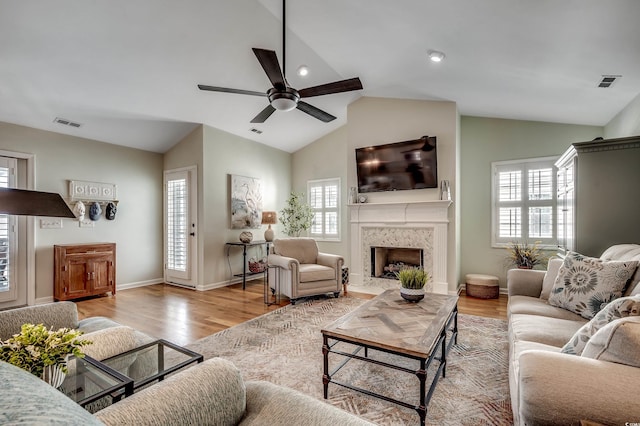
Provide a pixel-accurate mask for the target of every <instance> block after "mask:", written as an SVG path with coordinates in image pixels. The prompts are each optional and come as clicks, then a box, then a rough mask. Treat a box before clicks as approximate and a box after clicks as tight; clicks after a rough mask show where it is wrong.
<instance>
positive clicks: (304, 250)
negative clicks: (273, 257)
mask: <svg viewBox="0 0 640 426" xmlns="http://www.w3.org/2000/svg"><path fill="white" fill-rule="evenodd" d="M273 252H274V253H275V254H278V255H280V256H284V257H291V258H294V259H296V260H297V261H298V262H300V263H316V260H317V258H318V244H316V240H314V239H313V238H281V239H276V240H274V242H273Z"/></svg>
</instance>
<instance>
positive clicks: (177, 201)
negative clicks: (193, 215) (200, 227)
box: [167, 178, 189, 271]
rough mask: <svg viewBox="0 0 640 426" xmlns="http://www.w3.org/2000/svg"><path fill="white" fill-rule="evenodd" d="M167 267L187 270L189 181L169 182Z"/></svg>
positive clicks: (175, 180) (183, 179) (182, 179)
mask: <svg viewBox="0 0 640 426" xmlns="http://www.w3.org/2000/svg"><path fill="white" fill-rule="evenodd" d="M167 212H168V214H167V219H168V220H167V267H168V268H169V269H172V270H174V271H186V270H187V243H188V240H187V232H188V229H189V228H188V223H187V179H186V178H181V179H174V180H169V181H168V182H167Z"/></svg>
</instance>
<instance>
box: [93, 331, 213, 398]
mask: <svg viewBox="0 0 640 426" xmlns="http://www.w3.org/2000/svg"><path fill="white" fill-rule="evenodd" d="M134 360H135V361H136V364H135V366H134V367H135V368H133V367H130V366H131V364H132V361H134ZM203 360H204V357H203V356H202V355H200V354H199V353H196V352H193V351H190V350H189V349H186V348H183V347H182V346H178V345H176V344H174V343H171V342H168V341H166V340H163V339H160V340H155V341H153V342H150V343H147V344H146V345H142V346H139V347H137V348H135V349H131V350H130V351H127V352H123V353H121V354H119V355H116V356H112V357H111V358H107V359H105V360H102V363H103V364H104V365H106V366H107V367H109V368H110V369H113V370H115V371H117V372H119V373H121V374H126V376H127V377H129V378H131V379H132V380H133V391H134V392H135V391H137V390H138V389H140V388H142V387H144V386H146V385H148V384H150V383H153V382H155V381H160V380H164V378H165V377H166V376H168V375H169V374H172V373H175V372H176V371H178V370H181V369H182V368H184V367H186V366H188V365H191V364H194V363H201V362H202V361H203ZM122 391H124V389H123V390H122ZM122 391H120V392H122Z"/></svg>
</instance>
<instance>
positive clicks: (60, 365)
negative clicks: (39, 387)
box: [0, 324, 92, 388]
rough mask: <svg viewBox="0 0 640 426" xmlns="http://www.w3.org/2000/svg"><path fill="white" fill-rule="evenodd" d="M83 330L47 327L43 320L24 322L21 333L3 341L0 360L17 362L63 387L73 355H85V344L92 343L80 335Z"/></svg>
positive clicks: (18, 365) (11, 362)
mask: <svg viewBox="0 0 640 426" xmlns="http://www.w3.org/2000/svg"><path fill="white" fill-rule="evenodd" d="M82 334H83V333H82V331H79V330H72V329H70V328H61V329H59V330H57V331H54V330H53V329H51V330H50V329H47V327H45V326H44V325H42V324H38V325H34V324H23V325H22V328H21V331H20V333H19V334H14V335H13V337H10V338H9V339H7V340H6V341H0V360H2V361H5V362H8V363H9V364H13V365H15V366H17V367H20V368H22V369H23V370H26V371H28V372H30V373H31V374H33V375H35V376H37V377H40V378H41V379H43V380H44V381H46V382H47V383H49V384H51V385H52V386H54V387H56V388H57V387H59V386H60V385H61V384H62V382H63V381H64V375H65V374H66V373H67V359H68V357H69V355H74V356H76V357H78V358H82V357H84V353H83V352H82V351H81V350H80V348H81V347H82V346H85V345H88V344H91V343H92V342H90V341H88V340H80V339H78V338H79V337H80V336H81V335H82Z"/></svg>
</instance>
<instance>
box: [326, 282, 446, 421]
mask: <svg viewBox="0 0 640 426" xmlns="http://www.w3.org/2000/svg"><path fill="white" fill-rule="evenodd" d="M457 337H458V296H447V295H442V294H433V293H427V295H426V296H425V298H424V299H423V300H421V301H419V302H417V303H411V302H407V301H405V300H404V299H402V297H401V296H400V292H399V291H398V290H387V291H385V292H384V293H382V294H380V295H378V296H376V297H375V298H373V299H371V300H369V301H368V302H366V303H365V304H363V305H361V306H360V307H358V308H357V309H355V310H354V311H352V312H350V313H348V314H346V315H344V316H343V317H341V318H339V319H337V320H336V321H334V322H333V323H331V324H329V325H327V326H326V327H324V328H323V329H322V338H323V346H322V353H323V355H324V375H323V376H322V383H323V385H324V399H327V398H328V394H329V391H328V389H329V383H334V384H336V385H340V386H343V387H345V388H348V389H351V390H355V391H358V392H362V393H364V394H366V395H369V396H373V397H376V398H380V399H383V400H385V401H387V402H392V403H395V404H398V405H401V406H403V407H407V408H412V409H415V410H416V411H417V412H418V415H419V416H420V424H421V425H423V426H424V424H425V419H426V415H427V406H428V405H429V401H430V399H431V396H432V394H433V392H434V390H435V387H436V384H437V383H438V379H439V378H440V376H442V377H445V374H446V366H447V354H448V353H449V351H450V350H451V347H452V346H453V345H454V344H455V343H456V342H457ZM340 342H344V343H348V344H350V345H355V348H356V349H355V350H354V351H352V352H345V351H344V350H340V349H338V347H339V345H338V344H339V343H340ZM336 345H338V346H336ZM362 349H364V356H362V355H359V353H360V352H361V351H362ZM372 349H373V350H377V351H381V352H386V353H389V354H394V355H398V356H401V357H403V358H409V359H413V360H417V361H419V363H418V364H419V365H418V366H417V368H415V369H412V368H406V367H402V366H400V365H395V364H391V363H389V362H385V361H382V360H376V359H374V358H371V357H370V356H369V350H372ZM330 353H332V354H336V355H340V356H343V357H345V358H346V359H344V360H343V361H342V362H341V363H339V364H338V366H337V367H336V368H335V369H333V371H329V354H330ZM353 359H356V360H359V361H364V362H369V363H373V364H376V365H379V366H383V367H389V368H392V369H394V370H397V371H403V372H405V373H411V374H414V375H415V376H416V377H417V378H418V380H419V394H420V396H419V399H418V400H417V401H415V402H407V401H400V400H398V399H394V398H391V397H388V396H386V395H381V394H378V393H375V392H372V391H371V390H369V389H363V388H359V387H356V386H354V385H352V384H350V383H345V382H342V381H339V380H336V378H335V374H336V373H338V371H340V369H341V368H342V367H344V366H345V365H346V364H347V362H349V361H351V360H353ZM434 361H437V369H436V371H435V372H434V374H433V379H432V380H431V383H430V384H429V385H428V384H427V370H428V369H429V367H430V366H431V365H432V363H433V362H434ZM427 385H428V388H427ZM416 402H417V403H416Z"/></svg>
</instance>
